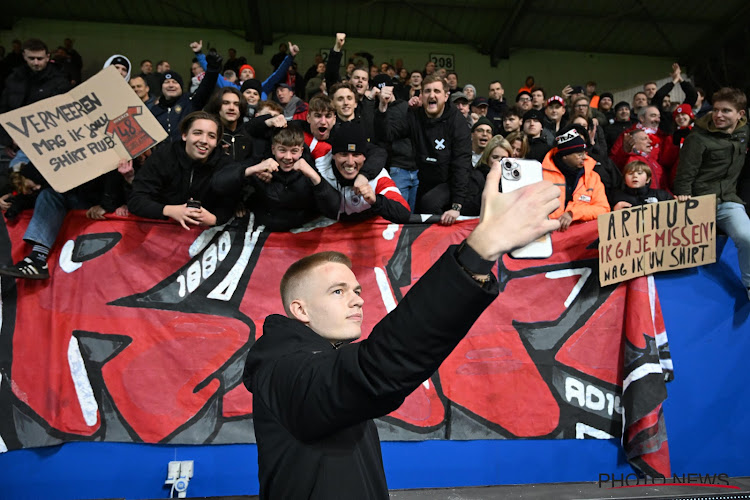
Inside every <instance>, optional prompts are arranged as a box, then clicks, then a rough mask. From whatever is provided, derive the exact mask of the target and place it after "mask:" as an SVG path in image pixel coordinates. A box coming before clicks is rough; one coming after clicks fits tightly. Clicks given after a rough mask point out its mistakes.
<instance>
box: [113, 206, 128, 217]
mask: <svg viewBox="0 0 750 500" xmlns="http://www.w3.org/2000/svg"><path fill="white" fill-rule="evenodd" d="M115 215H117V216H118V217H127V216H128V215H130V211H129V210H128V206H127V205H120V206H119V207H117V208H116V209H115Z"/></svg>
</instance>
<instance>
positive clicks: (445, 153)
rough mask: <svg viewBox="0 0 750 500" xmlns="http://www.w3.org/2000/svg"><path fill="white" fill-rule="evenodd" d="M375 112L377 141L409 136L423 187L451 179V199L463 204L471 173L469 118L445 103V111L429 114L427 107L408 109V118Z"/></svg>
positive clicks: (421, 188)
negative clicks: (437, 114)
mask: <svg viewBox="0 0 750 500" xmlns="http://www.w3.org/2000/svg"><path fill="white" fill-rule="evenodd" d="M389 114H390V107H389V108H388V110H387V111H386V112H385V113H381V112H380V110H378V111H377V112H376V113H375V136H376V138H377V139H378V141H382V142H393V141H395V140H397V139H401V138H404V137H408V138H410V139H411V143H412V147H413V148H414V154H415V160H416V164H417V168H419V182H420V186H419V187H420V191H423V192H427V191H428V190H429V189H431V188H433V187H435V186H437V185H438V184H442V183H445V182H447V183H449V185H450V190H451V198H450V201H451V203H460V204H462V205H463V203H464V201H465V199H466V196H467V194H468V193H467V189H468V183H469V176H470V174H471V133H470V131H469V128H468V127H467V126H466V120H465V119H464V117H463V115H462V114H461V113H459V112H458V110H457V109H456V108H454V107H453V106H451V105H450V103H447V102H446V103H445V109H444V110H443V114H442V115H440V116H439V117H437V118H429V117H428V116H427V114H426V113H425V111H424V108H422V107H419V108H416V109H413V108H411V109H409V110H408V112H407V113H406V120H392V119H389V117H388V115H389Z"/></svg>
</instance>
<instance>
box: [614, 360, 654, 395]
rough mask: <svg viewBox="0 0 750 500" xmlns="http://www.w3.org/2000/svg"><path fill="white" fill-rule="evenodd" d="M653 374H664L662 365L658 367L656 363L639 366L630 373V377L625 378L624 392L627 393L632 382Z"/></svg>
mask: <svg viewBox="0 0 750 500" xmlns="http://www.w3.org/2000/svg"><path fill="white" fill-rule="evenodd" d="M652 373H663V372H662V370H661V365H660V364H659V365H657V364H656V363H646V364H645V365H641V366H639V367H638V368H636V369H635V370H633V371H632V372H630V373H629V374H628V376H627V377H625V380H623V381H622V392H623V393H625V391H626V390H627V389H628V386H629V385H630V384H631V383H632V382H635V381H637V380H640V379H642V378H643V377H645V376H647V375H651V374H652Z"/></svg>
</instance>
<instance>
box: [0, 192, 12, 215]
mask: <svg viewBox="0 0 750 500" xmlns="http://www.w3.org/2000/svg"><path fill="white" fill-rule="evenodd" d="M11 196H13V195H12V194H10V193H8V194H4V195H2V196H0V210H2V211H3V212H5V211H6V210H8V209H9V208H10V197H11Z"/></svg>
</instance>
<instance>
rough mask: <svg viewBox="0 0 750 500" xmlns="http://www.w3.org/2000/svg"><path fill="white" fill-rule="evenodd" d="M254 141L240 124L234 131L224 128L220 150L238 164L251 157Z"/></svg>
mask: <svg viewBox="0 0 750 500" xmlns="http://www.w3.org/2000/svg"><path fill="white" fill-rule="evenodd" d="M254 142H255V140H254V139H253V136H252V135H250V132H249V131H248V130H247V128H246V127H245V126H244V124H242V123H240V124H239V125H237V128H236V129H234V131H231V130H229V129H227V128H224V134H223V135H222V137H221V150H222V151H223V152H224V154H226V155H227V156H229V157H230V158H231V159H232V161H235V162H240V161H243V160H247V159H248V158H250V157H251V156H252V155H253V149H254V148H253V146H254Z"/></svg>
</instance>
